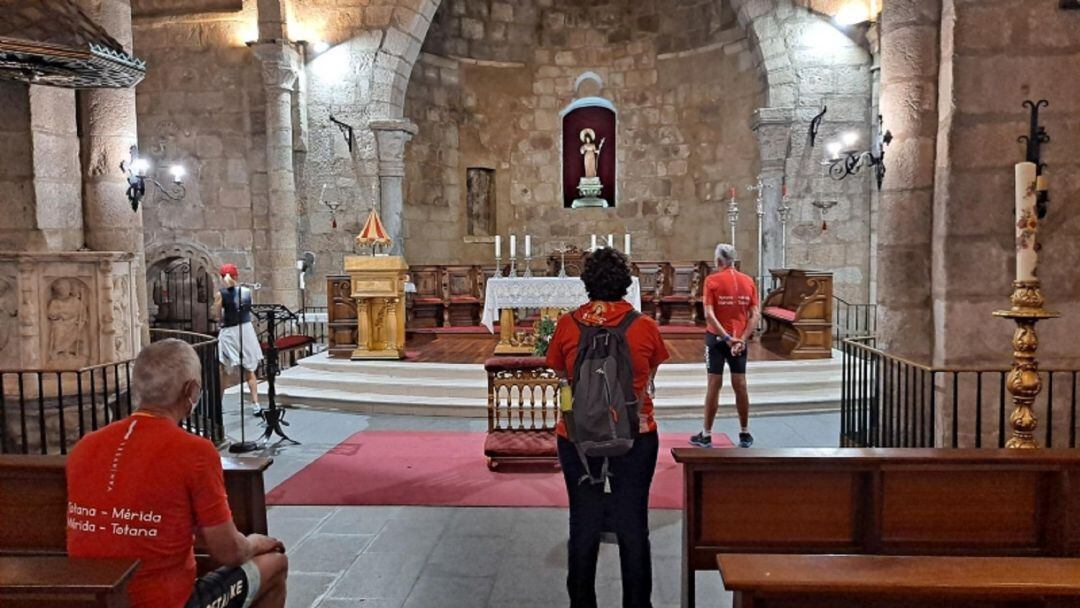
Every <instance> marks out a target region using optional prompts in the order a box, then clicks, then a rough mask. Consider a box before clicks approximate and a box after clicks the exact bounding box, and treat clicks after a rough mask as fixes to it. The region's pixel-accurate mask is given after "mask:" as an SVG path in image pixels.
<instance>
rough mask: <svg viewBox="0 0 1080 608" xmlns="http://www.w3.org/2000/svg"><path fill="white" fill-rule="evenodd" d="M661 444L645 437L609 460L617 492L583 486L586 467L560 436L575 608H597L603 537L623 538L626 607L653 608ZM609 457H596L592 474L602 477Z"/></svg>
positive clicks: (568, 581) (569, 588)
mask: <svg viewBox="0 0 1080 608" xmlns="http://www.w3.org/2000/svg"><path fill="white" fill-rule="evenodd" d="M659 449H660V440H659V438H658V437H657V434H656V433H648V434H645V435H641V436H640V437H638V438H637V440H636V441H634V447H633V449H631V450H630V452H629V453H627V454H626V455H625V456H619V457H615V458H610V459H609V470H610V472H611V484H610V485H611V493H610V494H605V493H604V486H603V484H596V485H593V484H591V483H589V482H588V481H587V480H586V481H585V482H584V483H578V480H580V479H581V476H582V475H584V474H585V467H584V466H583V465H582V463H581V458H580V457H579V456H578V453H577V448H576V447H575V446H574V444H572V443H570V442H569V441H567V440H566V439H563V438H562V437H559V463H560V464H561V465H562V470H563V477H564V478H565V479H566V493H567V494H568V495H569V497H570V541H569V543H568V545H567V549H568V553H569V556H568V557H569V559H568V573H567V576H566V589H567V591H569V593H570V608H597V606H596V559H597V556H598V554H599V552H600V536H601V534H603V533H604V532H605V531H612V532H614V533H615V534H616V536H617V537H618V539H619V563H620V566H621V568H620V569H621V573H622V588H623V608H651V607H652V553H651V551H650V548H649V486H651V485H652V479H653V473H654V472H655V471H656V455H657V452H658V451H659ZM603 460H604V459H603V458H590V459H589V470H590V471H592V473H593V475H596V476H599V475H600V468H601V466H603Z"/></svg>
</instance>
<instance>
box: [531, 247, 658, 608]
mask: <svg viewBox="0 0 1080 608" xmlns="http://www.w3.org/2000/svg"><path fill="white" fill-rule="evenodd" d="M581 280H582V281H583V282H584V283H585V291H586V292H587V293H588V295H589V302H588V303H587V304H585V305H584V306H582V307H581V308H579V309H577V310H576V311H574V312H572V313H570V314H567V315H563V316H562V317H561V318H560V319H559V322H558V324H557V325H556V326H555V333H554V334H553V335H552V337H551V344H550V345H549V346H548V352H547V364H548V366H549V367H551V368H552V369H553V370H555V372H556V373H558V374H559V375H560V376H562V377H564V378H566V379H567V380H569V381H571V382H573V380H574V378H573V375H574V369H575V364H576V362H577V357H578V353H579V346H580V345H579V340H580V339H581V335H582V327H588V326H594V327H595V326H601V327H607V328H619V327H620V326H621V325H622V323H623V322H624V321H627V322H628V323H629V326H628V327H626V334H625V336H626V343H627V346H628V347H629V351H630V359H631V361H632V367H633V370H632V371H633V391H634V394H635V395H637V402H638V403H640V404H641V405H640V409H639V410H638V429H637V431H638V434H637V437H636V438H635V439H634V445H633V447H632V448H631V449H630V451H629V452H628V453H626V454H624V455H622V456H612V457H610V458H609V459H608V461H609V467H610V473H611V476H610V478H609V481H610V487H607V488H606V487H605V486H606V485H608V484H603V483H601V484H592V483H588V482H583V481H582V478H583V476H587V475H588V474H589V473H588V471H594V472H595V471H600V470H601V469H602V467H603V460H604V459H603V458H593V457H591V456H590V457H588V463H589V464H588V470H586V468H585V464H584V463H583V462H582V457H581V456H580V455H579V454H578V451H577V448H576V446H575V444H574V443H572V442H571V441H570V438H569V435H568V434H567V428H566V420H565V419H564V418H563V416H562V415H560V416H559V421H558V424H557V426H556V429H555V433H556V435H558V440H557V441H558V449H559V463H560V464H561V465H562V470H563V476H564V477H565V480H566V491H567V494H568V496H569V502H570V540H569V543H568V544H567V553H568V570H569V571H568V573H567V577H566V586H567V591H568V592H569V594H570V608H596V559H597V556H598V552H599V550H600V538H601V535H602V534H603V533H604V532H605V520H606V518H607V517H608V516H610V524H611V527H612V528H613V531H614V532H615V534H616V536H617V537H618V542H619V561H620V563H621V566H622V568H621V571H622V589H623V603H622V605H623V607H624V608H649V607H651V606H652V602H651V596H652V556H651V549H650V545H649V487H650V486H651V485H652V479H653V473H654V472H655V471H656V457H657V453H658V452H659V449H660V443H659V438H658V437H657V432H656V420H655V419H654V418H653V401H652V391H651V390H650V388H649V387H650V386H651V385H652V380H653V376H654V375H655V374H656V370H657V368H658V367H659V366H660V364H661V363H663V362H664V361H667V359H668V351H667V348H666V347H665V346H664V340H663V338H661V337H660V329H659V327H657V325H656V321H653V320H652V319H651V318H649V317H646V316H642V315H640V314H637V313H635V312H634V307H633V306H631V305H630V304H629V303H628V302H626V300H624V299H623V298H624V297H625V296H626V291H627V289H628V288H629V287H630V285H631V281H632V278H631V275H630V264H629V263H628V262H627V260H626V256H624V255H623V254H621V253H619V252H618V251H616V250H614V249H610V248H603V249H597V250H596V251H594V252H593V253H591V254H590V255H589V257H588V258H586V260H585V268H584V270H583V272H582V273H581ZM628 315H635V316H636V318H628ZM608 490H609V491H608Z"/></svg>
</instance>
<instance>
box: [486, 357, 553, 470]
mask: <svg viewBox="0 0 1080 608" xmlns="http://www.w3.org/2000/svg"><path fill="white" fill-rule="evenodd" d="M484 369H485V371H486V372H487V375H488V434H487V437H486V438H485V439H484V456H485V457H486V458H487V460H488V468H489V469H491V470H493V471H494V470H495V469H496V468H498V466H499V464H500V463H504V462H506V463H540V464H552V465H557V464H558V462H559V456H558V453H557V451H556V447H555V423H556V421H557V414H556V412H557V410H558V408H559V379H558V378H557V377H556V376H555V372H553V371H552V370H550V369H549V368H548V367H547V364H546V363H545V362H544V359H543V358H541V357H493V358H491V359H488V360H487V361H485V362H484Z"/></svg>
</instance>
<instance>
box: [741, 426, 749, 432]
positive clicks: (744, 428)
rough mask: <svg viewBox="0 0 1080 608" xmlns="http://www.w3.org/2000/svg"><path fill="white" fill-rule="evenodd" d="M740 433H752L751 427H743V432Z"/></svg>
mask: <svg viewBox="0 0 1080 608" xmlns="http://www.w3.org/2000/svg"><path fill="white" fill-rule="evenodd" d="M739 432H740V433H749V432H750V427H748V426H744V427H742V430H741V431H739Z"/></svg>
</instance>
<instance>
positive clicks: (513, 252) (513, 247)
mask: <svg viewBox="0 0 1080 608" xmlns="http://www.w3.org/2000/svg"><path fill="white" fill-rule="evenodd" d="M516 257H517V235H516V234H511V235H510V259H511V260H513V259H514V258H516Z"/></svg>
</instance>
